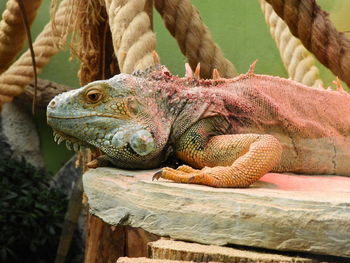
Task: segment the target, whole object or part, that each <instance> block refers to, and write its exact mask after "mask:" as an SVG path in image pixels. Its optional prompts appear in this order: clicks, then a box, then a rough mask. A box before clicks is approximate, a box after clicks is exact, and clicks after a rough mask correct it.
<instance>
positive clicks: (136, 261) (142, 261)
mask: <svg viewBox="0 0 350 263" xmlns="http://www.w3.org/2000/svg"><path fill="white" fill-rule="evenodd" d="M191 262H192V261H179V260H167V259H152V258H145V257H142V258H128V257H121V258H119V259H118V260H117V263H191ZM212 263H214V262H212Z"/></svg>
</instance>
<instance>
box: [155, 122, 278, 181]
mask: <svg viewBox="0 0 350 263" xmlns="http://www.w3.org/2000/svg"><path fill="white" fill-rule="evenodd" d="M206 126H208V124H207V123H206V122H205V121H201V122H199V123H197V124H196V125H194V126H193V127H192V128H190V129H189V130H188V131H187V132H186V133H185V134H184V135H183V136H182V137H181V139H180V141H179V142H178V145H177V149H176V154H177V156H178V157H179V158H180V159H182V160H184V161H185V162H186V163H188V164H189V165H192V166H193V167H196V168H202V169H201V170H196V169H193V168H191V167H189V166H186V165H184V166H180V167H179V168H178V169H176V170H175V169H172V168H167V167H166V168H163V169H162V170H161V171H160V172H158V173H157V174H155V176H154V178H159V177H162V178H165V179H170V180H173V181H175V182H182V183H195V184H204V185H209V186H214V187H247V186H249V185H250V184H252V183H254V182H255V181H257V180H258V179H259V178H260V177H262V176H263V175H264V174H266V173H267V172H269V171H270V170H271V169H272V168H274V167H275V166H276V165H277V164H278V163H279V161H280V157H281V153H282V146H281V144H280V143H279V141H278V140H277V139H276V138H275V137H273V136H271V135H259V134H234V135H216V136H208V131H209V130H210V129H212V127H206Z"/></svg>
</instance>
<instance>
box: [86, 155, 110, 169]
mask: <svg viewBox="0 0 350 263" xmlns="http://www.w3.org/2000/svg"><path fill="white" fill-rule="evenodd" d="M86 166H87V167H88V168H97V167H107V166H111V162H110V161H109V159H108V157H107V156H106V155H100V156H98V157H97V158H95V159H93V160H92V161H90V162H88V163H87V164H86Z"/></svg>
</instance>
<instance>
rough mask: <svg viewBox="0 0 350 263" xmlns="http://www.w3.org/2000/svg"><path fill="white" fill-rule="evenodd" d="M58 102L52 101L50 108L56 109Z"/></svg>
mask: <svg viewBox="0 0 350 263" xmlns="http://www.w3.org/2000/svg"><path fill="white" fill-rule="evenodd" d="M56 104H57V103H56V101H55V100H52V101H51V102H50V104H49V107H51V108H55V107H56Z"/></svg>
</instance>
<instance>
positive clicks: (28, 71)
mask: <svg viewBox="0 0 350 263" xmlns="http://www.w3.org/2000/svg"><path fill="white" fill-rule="evenodd" d="M70 1H74V0H64V1H62V3H61V5H60V7H59V9H58V11H57V14H56V21H55V23H56V27H57V32H58V33H59V34H53V32H52V22H51V21H50V22H49V23H48V24H47V25H46V26H45V27H44V29H43V31H42V32H41V33H40V34H39V35H38V37H37V38H36V40H35V42H34V43H33V47H34V51H35V59H36V64H37V65H36V66H37V72H38V73H39V72H41V70H42V69H43V67H44V66H45V65H46V64H47V63H48V62H49V60H50V58H51V57H52V56H53V55H55V54H56V53H57V52H59V51H60V48H59V45H58V44H57V43H62V42H65V39H64V38H62V36H63V37H67V35H68V33H67V32H68V31H69V28H70V24H71V19H67V14H70V13H71V12H72V11H71V10H69V9H68V8H67V6H69V3H70ZM69 17H70V18H72V16H69ZM33 77H34V73H33V66H32V59H31V55H30V52H29V51H26V52H25V53H24V54H23V55H22V56H21V57H20V58H19V59H18V60H17V61H16V62H15V63H13V64H12V66H11V67H10V68H9V69H8V70H7V71H5V72H4V73H3V74H2V75H1V76H0V94H1V95H4V96H6V99H7V98H9V97H14V96H17V95H19V94H20V93H21V92H22V91H23V89H24V87H25V86H26V85H28V84H29V83H31V82H32V79H33ZM4 96H2V98H4Z"/></svg>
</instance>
